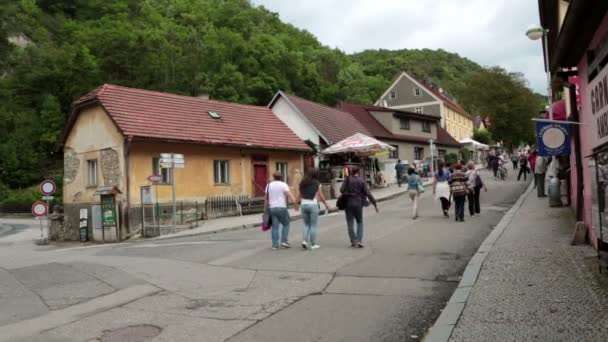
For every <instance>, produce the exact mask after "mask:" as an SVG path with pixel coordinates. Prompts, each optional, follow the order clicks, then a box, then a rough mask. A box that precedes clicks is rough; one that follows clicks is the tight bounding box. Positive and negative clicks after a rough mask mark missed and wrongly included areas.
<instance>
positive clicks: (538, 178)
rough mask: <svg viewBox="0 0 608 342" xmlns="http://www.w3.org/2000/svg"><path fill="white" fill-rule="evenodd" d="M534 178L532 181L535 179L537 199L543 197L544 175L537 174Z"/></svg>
mask: <svg viewBox="0 0 608 342" xmlns="http://www.w3.org/2000/svg"><path fill="white" fill-rule="evenodd" d="M534 176H535V178H534V179H536V190H537V194H538V197H545V174H544V173H537V174H535V175H534Z"/></svg>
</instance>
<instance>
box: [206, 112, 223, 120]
mask: <svg viewBox="0 0 608 342" xmlns="http://www.w3.org/2000/svg"><path fill="white" fill-rule="evenodd" d="M207 113H209V116H210V117H211V118H212V119H216V120H217V119H221V118H222V116H221V115H220V113H218V112H207Z"/></svg>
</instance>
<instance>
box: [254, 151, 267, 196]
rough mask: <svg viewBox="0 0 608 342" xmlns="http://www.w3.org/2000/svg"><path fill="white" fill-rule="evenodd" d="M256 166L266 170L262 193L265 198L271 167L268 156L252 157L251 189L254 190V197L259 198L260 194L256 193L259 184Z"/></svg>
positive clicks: (257, 155)
mask: <svg viewBox="0 0 608 342" xmlns="http://www.w3.org/2000/svg"><path fill="white" fill-rule="evenodd" d="M256 166H263V167H265V168H266V181H265V182H264V185H263V188H262V190H261V191H260V193H261V196H264V192H265V191H266V183H267V182H268V177H269V175H270V167H269V165H268V155H261V154H255V155H251V175H252V177H251V185H252V187H251V189H252V191H251V192H252V195H253V196H254V197H256V196H258V193H257V191H256V186H257V185H258V184H256V182H255V181H256V177H255V176H256V173H255V169H256Z"/></svg>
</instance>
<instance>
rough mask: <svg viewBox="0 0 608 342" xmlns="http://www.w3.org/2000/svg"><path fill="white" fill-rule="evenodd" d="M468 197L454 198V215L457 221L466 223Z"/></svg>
mask: <svg viewBox="0 0 608 342" xmlns="http://www.w3.org/2000/svg"><path fill="white" fill-rule="evenodd" d="M466 199H467V197H466V196H458V197H454V215H456V221H458V220H461V221H464V202H466Z"/></svg>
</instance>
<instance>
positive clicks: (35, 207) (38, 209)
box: [32, 202, 49, 244]
mask: <svg viewBox="0 0 608 342" xmlns="http://www.w3.org/2000/svg"><path fill="white" fill-rule="evenodd" d="M48 212H49V207H48V205H47V204H46V203H44V202H36V203H34V204H32V214H33V215H34V216H36V219H37V220H38V221H39V222H40V243H41V244H42V243H44V232H43V229H42V221H40V218H41V217H43V216H47V215H48ZM47 217H48V216H47Z"/></svg>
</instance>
